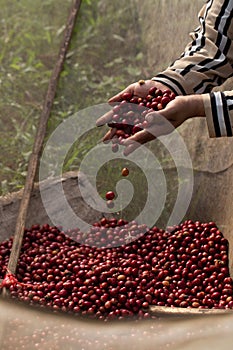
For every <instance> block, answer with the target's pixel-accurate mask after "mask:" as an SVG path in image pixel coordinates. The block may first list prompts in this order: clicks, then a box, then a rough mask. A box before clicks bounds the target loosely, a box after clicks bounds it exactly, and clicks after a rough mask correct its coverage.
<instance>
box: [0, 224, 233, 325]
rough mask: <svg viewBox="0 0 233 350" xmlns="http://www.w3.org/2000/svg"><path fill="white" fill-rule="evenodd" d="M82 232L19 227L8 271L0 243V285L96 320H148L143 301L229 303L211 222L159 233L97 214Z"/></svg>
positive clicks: (229, 288) (224, 248) (232, 293)
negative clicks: (17, 249)
mask: <svg viewBox="0 0 233 350" xmlns="http://www.w3.org/2000/svg"><path fill="white" fill-rule="evenodd" d="M126 235H128V236H130V237H129V238H130V240H129V241H127V236H126ZM83 237H84V234H83V233H81V232H80V230H79V229H75V230H69V231H67V232H63V231H62V230H61V228H60V229H59V228H57V227H53V226H49V225H48V224H45V225H42V226H39V225H34V226H32V227H31V228H30V229H26V230H25V234H24V239H23V245H22V250H21V254H20V257H19V260H18V268H17V273H16V275H15V276H13V275H12V274H11V273H10V271H7V264H8V261H9V255H10V250H11V247H12V238H10V239H8V240H5V241H4V242H2V243H1V244H0V278H2V279H3V282H2V287H3V286H5V287H6V288H8V289H9V292H10V294H11V296H12V297H13V298H19V299H21V300H24V301H27V302H29V303H33V304H34V303H36V304H39V305H42V306H47V307H50V308H52V309H55V310H63V311H66V312H72V313H77V314H79V315H83V316H84V315H85V316H89V317H94V318H98V319H102V320H109V319H116V318H117V319H125V318H126V317H137V318H150V317H151V314H150V305H158V306H167V307H173V306H177V307H181V308H203V309H207V308H221V309H224V308H233V282H232V279H231V277H230V275H229V268H228V241H227V240H226V239H225V238H224V237H223V235H222V233H221V232H220V231H219V229H218V227H217V226H216V224H215V223H214V222H209V223H201V222H199V221H196V222H193V221H191V220H188V221H185V222H184V223H182V224H180V225H179V226H176V227H173V228H169V229H167V230H163V229H159V228H157V227H152V228H147V227H146V225H139V224H137V223H136V222H130V223H128V222H127V221H125V220H122V219H120V220H117V219H114V218H112V219H107V218H102V219H101V220H100V221H99V222H96V223H95V224H94V225H93V227H92V229H91V230H90V233H89V234H88V235H87V242H86V244H84V243H82V244H81V243H78V240H79V239H83ZM97 237H98V239H99V241H100V244H99V246H97V245H96V244H95V243H96V239H97ZM117 240H118V241H117ZM80 241H81V240H80ZM110 241H111V242H112V246H110V244H109V243H110ZM113 241H115V242H113ZM87 243H88V244H87ZM92 243H94V244H92ZM117 243H119V245H118V246H117ZM114 244H115V246H113V245H114ZM101 245H102V246H101Z"/></svg>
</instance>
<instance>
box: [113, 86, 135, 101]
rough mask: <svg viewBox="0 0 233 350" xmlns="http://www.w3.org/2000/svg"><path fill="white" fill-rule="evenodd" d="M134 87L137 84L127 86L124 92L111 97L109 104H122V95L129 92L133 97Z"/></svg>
mask: <svg viewBox="0 0 233 350" xmlns="http://www.w3.org/2000/svg"><path fill="white" fill-rule="evenodd" d="M134 85H135V84H131V85H129V86H127V87H126V88H125V89H124V90H122V91H121V92H119V93H118V94H116V95H115V96H113V97H111V98H110V99H109V100H108V102H109V103H112V102H120V101H121V100H122V94H124V93H125V92H129V93H131V94H132V95H133V94H134Z"/></svg>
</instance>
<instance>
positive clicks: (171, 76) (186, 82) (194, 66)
mask: <svg viewBox="0 0 233 350" xmlns="http://www.w3.org/2000/svg"><path fill="white" fill-rule="evenodd" d="M199 21H200V27H199V28H198V30H196V31H195V32H193V33H192V34H191V36H192V39H193V40H192V42H191V43H190V44H188V45H187V47H186V48H185V51H184V53H183V54H182V55H181V57H180V58H179V59H177V60H176V61H175V62H174V63H173V64H171V66H170V67H168V68H167V69H166V70H165V71H163V72H161V73H159V74H158V75H157V76H156V77H154V78H153V80H156V81H159V82H162V83H164V84H165V85H167V86H168V87H169V88H170V89H172V90H173V91H174V92H176V94H178V95H186V94H196V93H197V94H200V93H206V92H210V91H211V90H212V88H213V87H214V86H219V85H221V84H222V83H223V82H224V81H225V80H226V79H227V78H229V77H230V76H232V72H233V69H232V66H233V45H232V42H233V1H228V0H213V1H208V2H207V4H206V5H205V6H204V7H203V8H202V10H201V11H200V13H199Z"/></svg>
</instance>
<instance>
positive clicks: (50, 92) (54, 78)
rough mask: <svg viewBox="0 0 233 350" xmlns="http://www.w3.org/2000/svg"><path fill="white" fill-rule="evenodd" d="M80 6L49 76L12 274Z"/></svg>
mask: <svg viewBox="0 0 233 350" xmlns="http://www.w3.org/2000/svg"><path fill="white" fill-rule="evenodd" d="M80 6H81V0H75V1H74V3H73V4H72V7H71V10H70V12H69V16H68V19H67V24H66V29H65V33H64V37H63V40H62V42H61V45H60V50H59V54H58V59H57V62H56V64H55V67H54V69H53V72H52V74H51V78H50V81H49V85H48V89H47V93H46V96H45V100H44V105H43V109H42V113H41V116H40V120H39V125H38V129H37V134H36V137H35V142H34V146H33V151H32V154H31V156H30V159H29V163H28V171H27V176H26V181H25V187H24V191H23V196H22V200H21V203H20V207H19V213H18V217H17V221H16V228H15V234H14V239H13V245H12V250H11V254H10V258H9V263H8V271H9V272H10V273H13V274H14V273H15V272H16V268H17V262H18V258H19V255H20V250H21V246H22V241H23V236H24V228H25V222H26V217H27V210H28V206H29V202H30V197H31V193H32V190H33V185H34V181H35V176H36V171H37V168H38V163H39V159H40V155H41V152H42V147H43V142H44V138H45V135H46V128H47V122H48V119H49V116H50V114H51V110H52V106H53V101H54V98H55V94H56V88H57V85H58V81H59V77H60V73H61V71H62V68H63V64H64V62H65V58H66V54H67V51H68V48H69V44H70V41H71V37H72V33H73V30H74V26H75V23H76V18H77V15H78V12H79V9H80Z"/></svg>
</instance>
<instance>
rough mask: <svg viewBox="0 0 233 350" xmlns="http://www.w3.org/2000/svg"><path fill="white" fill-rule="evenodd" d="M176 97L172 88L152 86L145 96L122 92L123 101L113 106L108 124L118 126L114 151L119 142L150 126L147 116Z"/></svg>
mask: <svg viewBox="0 0 233 350" xmlns="http://www.w3.org/2000/svg"><path fill="white" fill-rule="evenodd" d="M174 98H175V94H174V93H173V92H171V90H169V89H166V90H164V91H162V90H160V89H157V87H155V86H154V87H152V88H151V89H150V90H149V92H148V95H147V96H146V97H145V98H141V97H135V96H133V95H132V94H131V93H129V92H125V93H123V94H122V96H121V99H122V101H121V102H120V103H119V104H116V105H115V106H114V107H113V108H112V112H113V115H112V120H111V122H110V123H109V124H108V125H109V126H110V127H112V128H116V129H117V130H116V133H115V137H114V138H113V139H112V151H113V152H117V151H118V149H119V146H118V144H121V142H122V140H123V139H126V138H128V137H130V136H132V135H134V134H135V133H137V132H139V131H141V130H143V129H144V128H146V127H148V122H147V121H146V120H145V116H146V115H147V114H148V113H151V112H154V111H160V110H162V109H163V108H165V107H166V105H167V104H168V103H169V102H170V101H171V100H173V99H174Z"/></svg>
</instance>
